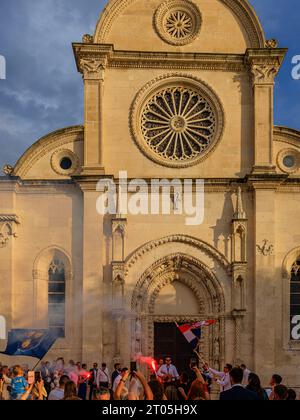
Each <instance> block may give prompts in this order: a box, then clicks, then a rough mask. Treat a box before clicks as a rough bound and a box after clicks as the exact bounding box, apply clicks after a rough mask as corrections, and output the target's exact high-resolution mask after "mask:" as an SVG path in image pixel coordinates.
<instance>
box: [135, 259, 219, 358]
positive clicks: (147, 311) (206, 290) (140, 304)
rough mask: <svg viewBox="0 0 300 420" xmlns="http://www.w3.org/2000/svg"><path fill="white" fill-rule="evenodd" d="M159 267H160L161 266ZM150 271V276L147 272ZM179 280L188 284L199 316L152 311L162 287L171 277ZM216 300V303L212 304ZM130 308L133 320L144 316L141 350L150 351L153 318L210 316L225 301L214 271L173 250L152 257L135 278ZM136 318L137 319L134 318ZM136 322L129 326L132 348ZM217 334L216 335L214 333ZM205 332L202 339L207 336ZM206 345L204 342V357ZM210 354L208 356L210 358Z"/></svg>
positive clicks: (191, 319)
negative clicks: (138, 278) (153, 259)
mask: <svg viewBox="0 0 300 420" xmlns="http://www.w3.org/2000/svg"><path fill="white" fill-rule="evenodd" d="M162 267H163V268H162ZM149 273H151V276H150V275H149ZM175 280H176V281H180V282H182V283H183V284H185V285H186V286H187V287H189V288H190V289H191V290H192V291H193V293H194V295H195V297H196V299H197V301H198V305H199V316H198V317H197V316H195V315H192V316H189V315H186V316H179V317H178V316H176V317H175V316H168V315H162V316H160V315H159V314H155V302H156V299H157V298H158V296H159V293H160V291H161V290H162V288H163V287H165V286H166V285H168V284H171V283H172V282H173V281H175ZM216 301H218V304H216ZM131 310H132V313H134V314H135V316H136V320H139V319H141V317H142V318H143V319H144V321H145V324H143V325H144V327H143V328H147V332H145V331H144V330H143V331H144V332H143V334H142V335H143V336H144V337H149V339H147V338H145V340H146V341H145V342H144V343H143V345H142V349H141V351H142V353H143V354H153V346H154V327H153V322H174V321H177V322H195V321H197V320H199V317H200V318H203V319H204V318H206V317H208V318H212V317H215V316H218V317H219V316H221V314H222V313H224V311H225V301H224V296H223V290H222V288H221V286H220V284H219V282H218V281H217V279H216V278H215V276H214V274H213V273H212V272H211V271H210V270H209V269H208V268H207V267H205V266H204V265H203V264H202V263H201V262H200V261H198V260H197V259H195V258H193V257H191V256H188V255H185V254H181V253H176V254H172V255H168V256H166V257H164V258H162V259H160V260H159V261H156V262H155V263H154V264H153V265H152V266H151V267H150V268H149V269H147V270H146V271H145V273H144V274H143V276H142V277H141V278H140V280H139V281H138V282H137V285H136V287H135V289H134V291H133V295H132V301H131ZM136 322H138V321H136ZM136 328H137V327H136V326H135V325H133V326H132V340H131V341H132V351H133V352H134V351H135V349H136V348H137V347H138V344H137V342H139V338H137V337H136V333H135V331H136ZM218 337H219V336H218ZM210 339H211V338H209V336H207V338H206V340H210ZM208 355H209V347H208V346H206V354H205V356H206V357H207V356H208ZM212 358H213V357H212V355H211V359H212Z"/></svg>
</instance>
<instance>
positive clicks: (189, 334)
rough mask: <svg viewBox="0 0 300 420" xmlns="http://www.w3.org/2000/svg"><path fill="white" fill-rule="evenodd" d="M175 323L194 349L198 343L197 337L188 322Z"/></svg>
mask: <svg viewBox="0 0 300 420" xmlns="http://www.w3.org/2000/svg"><path fill="white" fill-rule="evenodd" d="M175 324H176V326H177V328H178V329H179V330H180V332H181V333H182V334H183V335H184V337H185V339H186V340H187V341H188V342H189V343H190V345H191V346H192V348H193V349H195V348H196V347H197V346H198V344H199V339H198V337H197V336H196V335H195V334H194V332H193V331H192V330H191V326H190V324H185V325H178V324H177V323H176V322H175Z"/></svg>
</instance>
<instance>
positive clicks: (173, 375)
mask: <svg viewBox="0 0 300 420" xmlns="http://www.w3.org/2000/svg"><path fill="white" fill-rule="evenodd" d="M157 376H159V377H160V378H161V379H162V381H163V382H164V383H172V382H175V381H176V380H177V379H178V378H179V375H178V372H177V369H176V367H175V366H174V365H172V359H171V357H166V358H165V364H164V365H162V366H161V367H160V368H159V369H158V372H157Z"/></svg>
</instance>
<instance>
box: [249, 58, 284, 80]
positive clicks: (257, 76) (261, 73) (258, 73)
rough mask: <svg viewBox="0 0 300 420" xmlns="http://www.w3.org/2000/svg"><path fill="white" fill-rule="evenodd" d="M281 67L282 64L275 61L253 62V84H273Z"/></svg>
mask: <svg viewBox="0 0 300 420" xmlns="http://www.w3.org/2000/svg"><path fill="white" fill-rule="evenodd" d="M279 68H280V66H279V65H278V64H275V63H270V64H253V65H252V66H251V74H252V83H253V85H259V84H273V83H274V80H275V77H276V75H277V73H278V71H279Z"/></svg>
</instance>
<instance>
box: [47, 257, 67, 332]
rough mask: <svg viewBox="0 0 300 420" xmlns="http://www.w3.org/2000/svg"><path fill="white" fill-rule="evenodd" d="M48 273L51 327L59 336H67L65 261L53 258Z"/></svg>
mask: <svg viewBox="0 0 300 420" xmlns="http://www.w3.org/2000/svg"><path fill="white" fill-rule="evenodd" d="M48 274H49V283H48V319H49V329H51V330H55V332H57V335H58V336H59V337H65V310H66V309H65V303H66V278H65V266H64V264H63V262H61V261H60V260H59V259H53V261H52V262H51V264H50V267H49V271H48Z"/></svg>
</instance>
